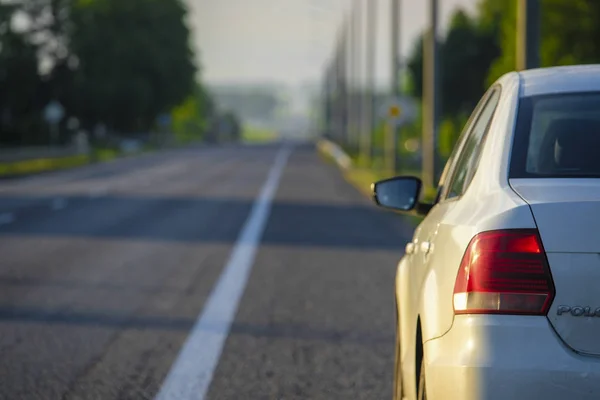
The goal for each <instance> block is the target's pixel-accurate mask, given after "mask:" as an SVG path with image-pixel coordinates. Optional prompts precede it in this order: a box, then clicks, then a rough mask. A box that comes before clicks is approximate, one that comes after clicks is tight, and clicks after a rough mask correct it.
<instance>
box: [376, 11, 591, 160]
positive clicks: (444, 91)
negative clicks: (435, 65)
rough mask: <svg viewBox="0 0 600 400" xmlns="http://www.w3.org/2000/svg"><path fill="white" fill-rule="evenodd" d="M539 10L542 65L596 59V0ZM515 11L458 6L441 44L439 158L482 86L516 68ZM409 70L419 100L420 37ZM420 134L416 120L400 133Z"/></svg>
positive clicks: (446, 151) (410, 87)
mask: <svg viewBox="0 0 600 400" xmlns="http://www.w3.org/2000/svg"><path fill="white" fill-rule="evenodd" d="M540 9H541V15H540V18H541V48H540V59H541V64H542V66H543V67H546V66H555V65H572V64H589V63H598V62H600V25H598V24H597V22H596V21H598V20H599V19H600V1H598V0H569V1H565V0H540ZM516 11H517V2H516V0H480V1H479V4H478V8H477V11H476V13H475V14H474V15H469V14H467V13H465V12H464V11H462V10H460V9H459V10H457V11H455V12H454V14H453V15H452V18H451V22H450V25H449V29H448V32H447V34H446V36H445V37H444V38H442V39H441V41H440V44H439V46H440V72H441V90H440V93H441V96H442V98H441V117H442V120H441V123H440V127H439V152H440V155H441V156H442V157H448V155H449V154H450V152H451V150H452V147H453V146H454V144H455V143H456V140H457V139H458V136H459V135H460V133H461V131H462V129H463V126H464V124H465V123H466V121H467V119H468V116H469V115H470V113H471V112H472V110H473V108H474V107H475V105H476V104H477V102H478V100H479V99H480V98H481V96H482V95H483V93H484V92H485V90H486V88H487V87H489V85H491V84H492V83H493V82H494V81H495V80H496V79H498V78H499V77H500V76H502V75H503V74H505V73H507V72H510V71H513V70H515V68H516V20H517V12H516ZM408 71H409V81H408V83H407V85H406V86H407V89H408V91H409V93H410V94H412V95H413V96H415V97H416V98H418V99H421V98H422V87H423V85H422V81H423V73H422V71H423V36H421V37H420V38H419V39H418V40H417V41H416V42H415V44H414V46H413V50H412V52H411V56H410V59H409V61H408ZM418 121H420V119H419V120H418ZM420 134H421V133H420V126H419V124H414V125H413V126H409V127H406V128H404V130H403V132H402V137H403V138H404V139H405V140H410V139H411V138H415V137H416V138H418V137H420ZM375 136H377V134H376V135H375ZM400 151H401V152H405V151H406V149H401V150H400Z"/></svg>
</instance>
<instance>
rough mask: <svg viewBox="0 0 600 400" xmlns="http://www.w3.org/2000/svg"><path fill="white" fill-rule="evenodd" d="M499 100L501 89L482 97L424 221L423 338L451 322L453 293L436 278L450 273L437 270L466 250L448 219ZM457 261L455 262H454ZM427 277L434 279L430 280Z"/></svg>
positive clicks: (467, 181)
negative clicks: (460, 246)
mask: <svg viewBox="0 0 600 400" xmlns="http://www.w3.org/2000/svg"><path fill="white" fill-rule="evenodd" d="M499 100H500V89H499V88H492V89H491V90H490V91H489V92H488V94H487V95H486V97H485V98H484V99H483V106H482V107H481V109H480V110H479V112H478V114H477V115H476V117H475V118H474V120H473V124H472V126H471V127H470V129H469V131H468V132H467V133H466V136H465V139H464V142H463V143H461V147H460V149H459V151H458V154H457V157H456V160H455V161H454V165H452V168H451V171H450V173H449V175H448V177H447V178H446V180H445V182H443V184H442V187H441V190H440V195H439V199H438V202H437V204H436V206H435V207H434V208H433V209H432V210H431V212H430V215H428V216H427V217H428V218H427V219H426V221H424V224H423V227H422V231H421V233H420V237H421V245H420V246H419V251H420V252H421V255H420V258H421V260H422V261H421V262H422V265H421V269H420V271H419V272H418V273H419V274H421V276H419V278H418V279H419V282H420V285H421V286H420V287H421V299H420V300H421V302H420V303H421V304H420V305H421V308H420V309H421V310H422V312H423V313H429V314H432V315H428V316H427V318H426V319H425V318H422V321H423V324H424V325H425V324H426V325H427V326H423V327H422V330H423V339H424V340H428V339H430V338H434V337H438V336H441V335H443V334H444V333H445V332H446V331H447V330H448V329H449V328H450V326H451V325H452V320H453V315H454V313H453V310H452V304H451V303H452V301H451V298H452V293H445V291H440V288H441V287H444V288H445V287H450V286H452V285H447V284H446V283H440V282H438V281H437V280H436V278H437V277H439V276H447V274H441V273H438V272H439V271H437V270H438V269H442V268H456V269H457V270H458V266H459V264H460V260H454V259H449V258H448V256H449V254H458V253H460V257H462V254H463V252H464V251H463V250H464V249H461V250H460V251H458V252H456V251H454V250H456V249H455V248H456V246H457V243H456V241H455V239H454V236H453V231H454V228H455V226H454V222H450V221H449V219H448V218H446V217H447V216H448V215H449V213H450V212H451V211H452V209H453V208H454V207H456V205H457V204H458V202H460V201H461V198H462V195H463V194H464V193H465V192H466V191H467V189H468V188H469V185H470V184H471V181H472V180H473V177H474V176H475V173H476V171H477V167H478V166H479V162H480V161H481V160H480V159H481V152H482V149H483V145H484V142H485V138H486V136H487V132H488V131H489V127H490V125H491V122H492V119H493V116H494V114H495V111H496V108H497V106H498V103H499ZM455 264H456V265H455ZM428 277H432V279H430V280H429V282H428Z"/></svg>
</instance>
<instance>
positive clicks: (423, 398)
mask: <svg viewBox="0 0 600 400" xmlns="http://www.w3.org/2000/svg"><path fill="white" fill-rule="evenodd" d="M420 369H421V373H420V374H419V390H418V391H417V399H418V400H427V388H426V385H425V358H424V357H423V359H422V360H421V368H420Z"/></svg>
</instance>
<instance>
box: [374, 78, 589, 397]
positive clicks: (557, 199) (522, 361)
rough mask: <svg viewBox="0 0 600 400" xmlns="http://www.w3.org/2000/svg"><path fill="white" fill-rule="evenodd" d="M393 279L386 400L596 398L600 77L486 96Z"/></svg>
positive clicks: (388, 184) (506, 87)
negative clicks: (391, 372) (392, 352)
mask: <svg viewBox="0 0 600 400" xmlns="http://www.w3.org/2000/svg"><path fill="white" fill-rule="evenodd" d="M420 191H421V181H420V180H419V179H418V178H414V177H396V178H392V179H388V180H385V181H380V182H377V183H375V184H374V185H373V196H374V199H375V202H376V203H377V204H378V205H380V206H382V207H385V208H388V209H394V210H397V211H403V212H413V213H421V214H424V215H426V217H425V219H424V220H423V222H422V223H421V224H420V225H419V227H418V228H417V229H416V231H415V234H414V238H413V241H412V242H411V243H409V244H408V245H407V246H406V252H405V255H404V257H403V258H402V259H401V261H400V263H399V265H398V269H397V276H396V305H397V340H396V370H395V385H394V386H395V391H394V399H396V400H400V399H425V398H427V399H429V400H440V399H451V400H454V399H457V400H476V399H477V400H479V399H486V400H509V399H510V400H521V399H522V400H525V399H527V400H531V399H543V400H551V399H557V400H558V399H560V400H563V399H600V66H576V67H556V68H547V69H537V70H530V71H525V72H521V73H517V72H513V73H509V74H507V75H505V76H503V77H502V78H500V79H499V80H498V81H497V82H496V83H495V84H494V85H493V86H492V87H491V88H490V89H489V90H488V91H487V93H486V94H485V95H484V97H483V98H482V100H481V101H480V103H479V104H478V105H477V108H476V109H475V111H474V112H473V114H472V116H471V118H470V120H469V122H468V123H467V125H466V127H465V130H464V132H463V134H462V135H461V137H460V139H459V141H458V143H457V145H456V148H455V149H454V153H453V154H452V156H451V157H450V159H449V161H448V163H447V164H446V166H445V168H444V171H443V174H442V177H441V179H440V182H439V190H438V194H437V199H436V201H435V202H434V204H423V203H422V202H420V201H419V198H420V197H419V195H420Z"/></svg>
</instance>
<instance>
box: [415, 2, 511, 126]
mask: <svg viewBox="0 0 600 400" xmlns="http://www.w3.org/2000/svg"><path fill="white" fill-rule="evenodd" d="M497 42H498V41H497V39H496V37H495V32H494V31H493V30H490V29H485V28H484V27H482V26H480V25H478V23H477V20H476V19H474V18H471V17H469V15H467V14H466V13H465V12H464V11H462V10H457V11H456V12H455V13H454V14H453V16H452V20H451V23H450V28H449V31H448V34H447V36H446V38H445V39H444V40H443V41H442V42H441V43H440V55H441V61H440V63H441V68H440V72H441V87H440V89H441V90H440V94H441V96H442V104H441V106H442V112H443V114H444V116H457V115H461V114H465V113H467V114H468V113H470V112H471V110H472V109H473V108H474V107H475V105H476V104H477V101H478V100H479V98H480V97H481V95H482V94H483V92H484V91H485V88H486V81H485V80H486V77H487V74H488V70H489V68H490V65H491V64H492V62H493V61H494V60H495V59H496V57H497V56H498V55H499V54H500V48H499V45H498V43H497ZM408 66H409V71H410V75H411V80H412V84H411V89H412V94H413V95H414V96H416V97H418V98H421V97H422V95H423V91H422V90H423V89H422V88H423V37H420V38H419V39H418V40H417V42H416V43H415V45H414V47H413V51H412V53H411V57H410V59H409V63H408Z"/></svg>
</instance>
